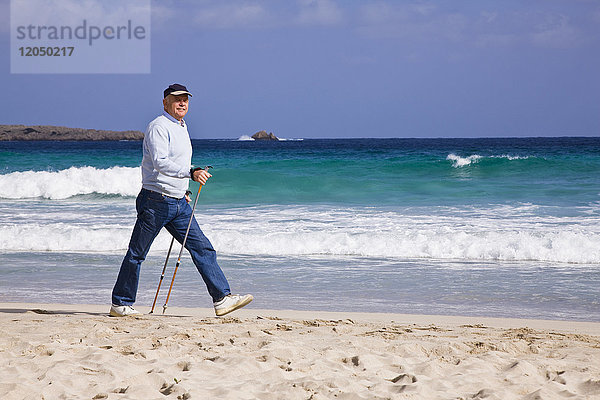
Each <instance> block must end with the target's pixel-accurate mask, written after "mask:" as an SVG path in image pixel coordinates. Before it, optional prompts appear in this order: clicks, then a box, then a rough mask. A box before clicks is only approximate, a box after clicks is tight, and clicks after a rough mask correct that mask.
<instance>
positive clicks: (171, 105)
mask: <svg viewBox="0 0 600 400" xmlns="http://www.w3.org/2000/svg"><path fill="white" fill-rule="evenodd" d="M188 103H189V100H188V95H187V94H180V95H179V96H173V95H172V94H170V95H168V96H167V97H166V98H165V99H164V100H163V104H164V106H165V111H166V112H168V113H169V114H170V115H171V116H172V117H173V118H175V119H176V120H181V119H182V118H183V117H184V116H185V114H187V112H188Z"/></svg>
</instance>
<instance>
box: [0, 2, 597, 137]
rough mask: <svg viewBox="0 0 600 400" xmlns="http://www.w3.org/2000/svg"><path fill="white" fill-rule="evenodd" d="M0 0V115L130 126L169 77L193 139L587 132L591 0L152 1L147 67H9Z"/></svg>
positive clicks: (138, 124) (140, 125) (149, 108)
mask: <svg viewBox="0 0 600 400" xmlns="http://www.w3.org/2000/svg"><path fill="white" fill-rule="evenodd" d="M0 1H1V2H2V3H1V5H0V15H2V17H0V18H1V19H2V20H1V22H2V24H1V25H2V26H3V27H2V28H0V33H1V35H2V37H1V40H0V54H2V55H1V56H0V57H1V63H0V81H1V82H2V92H3V94H4V96H2V97H3V99H2V107H1V108H0V124H27V125H36V124H43V125H60V126H71V127H84V128H96V129H112V130H127V129H137V130H144V128H145V127H146V125H147V123H148V121H149V120H151V119H152V118H153V117H154V116H156V115H158V113H160V112H161V110H162V91H163V89H164V88H165V87H166V86H168V85H169V84H170V83H174V82H178V83H183V84H185V85H186V86H187V87H188V88H189V90H190V91H191V92H192V93H193V94H194V96H193V98H192V99H191V103H190V112H189V114H188V117H187V118H186V119H187V121H188V125H189V127H190V134H191V136H192V137H193V138H237V137H240V136H242V135H251V134H253V133H254V132H256V131H258V130H262V129H265V130H267V131H272V132H274V133H275V134H276V135H278V136H280V137H284V138H322V137H336V138H343V137H504V136H599V135H600V74H599V73H598V71H600V2H598V1H595V0H532V1H511V0H504V1H487V0H478V1H458V0H447V1H392V0H387V1H358V0H346V1H341V0H337V1H335V0H298V1H296V0H293V1H251V0H247V1H216V0H215V1H212V0H211V1H208V0H194V1H192V0H181V1H173V0H163V1H153V2H152V10H151V11H152V27H151V54H152V55H151V73H150V74H11V73H10V36H9V28H8V27H9V26H10V21H9V19H10V18H9V1H7V0H0ZM65 1H68V0H65ZM69 1H70V0H69Z"/></svg>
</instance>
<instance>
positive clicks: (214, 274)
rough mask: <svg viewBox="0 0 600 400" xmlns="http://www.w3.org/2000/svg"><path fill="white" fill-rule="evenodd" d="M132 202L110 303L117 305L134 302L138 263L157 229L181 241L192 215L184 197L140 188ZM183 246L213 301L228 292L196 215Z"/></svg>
mask: <svg viewBox="0 0 600 400" xmlns="http://www.w3.org/2000/svg"><path fill="white" fill-rule="evenodd" d="M135 205H136V209H137V221H136V222H135V227H134V228H133V233H132V234H131V240H130V242H129V249H128V250H127V254H126V255H125V258H124V259H123V263H122V264H121V270H120V271H119V276H118V278H117V282H116V283H115V287H114V288H113V291H112V303H113V304H115V305H120V306H124V305H132V304H133V303H135V296H136V293H137V289H138V281H139V278H140V268H141V265H142V262H143V261H144V259H145V258H146V255H147V254H148V250H150V245H152V242H153V241H154V239H155V238H156V236H157V235H158V233H159V232H160V230H161V229H162V228H163V227H165V228H167V231H169V233H170V234H171V235H173V237H174V238H175V239H176V240H177V241H178V242H179V243H181V242H182V241H183V238H184V236H185V231H186V229H187V226H188V223H189V221H190V217H191V215H192V208H191V207H190V206H189V204H188V203H187V202H186V201H185V198H181V199H174V198H172V197H167V196H164V195H162V194H160V193H156V192H152V191H150V190H146V189H142V191H141V192H140V194H139V195H138V197H137V199H136V203H135ZM185 248H186V249H187V250H188V251H189V252H190V255H191V256H192V260H194V264H195V265H196V268H197V269H198V272H200V275H201V276H202V279H203V280H204V283H205V284H206V287H207V288H208V293H209V294H210V296H211V297H212V299H213V301H218V300H220V299H222V298H223V297H225V296H227V295H228V294H230V290H229V284H228V283H227V278H225V275H224V274H223V271H222V270H221V268H220V267H219V264H217V253H216V252H215V249H214V248H213V246H212V244H210V242H209V240H208V239H207V238H206V236H204V233H202V230H200V227H199V226H198V223H197V222H196V218H193V219H192V224H191V226H190V233H189V235H188V238H187V241H186V242H185Z"/></svg>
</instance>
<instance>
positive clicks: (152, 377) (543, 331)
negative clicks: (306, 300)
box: [0, 303, 600, 400]
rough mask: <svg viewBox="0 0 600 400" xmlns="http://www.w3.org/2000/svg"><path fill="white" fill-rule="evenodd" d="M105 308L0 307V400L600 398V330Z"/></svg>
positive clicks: (524, 323)
mask: <svg viewBox="0 0 600 400" xmlns="http://www.w3.org/2000/svg"><path fill="white" fill-rule="evenodd" d="M107 311H108V310H107V307H105V306H96V305H85V306H83V305H61V304H20V303H0V327H1V328H0V398H2V399H5V400H7V399H46V400H47V399H313V400H316V399H333V398H336V399H484V398H485V399H563V398H574V399H599V398H600V323H586V322H568V321H541V320H518V319H497V318H477V317H448V316H423V315H403V314H359V313H334V312H313V311H276V310H256V309H251V308H250V309H245V310H240V311H238V312H236V313H234V314H232V316H230V317H224V318H216V317H214V316H213V314H212V310H209V309H184V308H176V307H173V308H169V310H168V313H167V315H161V314H160V313H159V314H154V315H147V314H146V315H141V316H138V317H128V318H112V317H109V316H108V315H107ZM140 311H143V312H147V311H148V310H146V309H145V308H144V307H140ZM159 312H160V310H159Z"/></svg>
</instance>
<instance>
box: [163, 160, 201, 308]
mask: <svg viewBox="0 0 600 400" xmlns="http://www.w3.org/2000/svg"><path fill="white" fill-rule="evenodd" d="M209 168H212V167H211V166H210V165H207V166H206V167H204V168H202V169H203V170H205V171H208V169H209ZM201 190H202V185H200V186H199V187H198V193H197V194H196V198H195V199H194V206H193V207H192V215H190V222H188V226H187V230H186V231H185V236H184V237H183V242H181V250H179V256H178V257H177V263H176V264H175V270H174V271H173V278H171V285H170V286H169V292H168V293H167V299H166V300H165V305H164V306H163V312H162V313H163V314H164V313H165V311H167V303H168V302H169V297H170V296H171V289H173V282H175V275H176V274H177V269H178V268H179V264H181V255H182V254H183V249H184V248H185V242H186V241H187V238H188V234H189V233H190V227H191V226H192V220H193V219H194V211H195V210H196V203H198V197H200V191H201Z"/></svg>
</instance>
